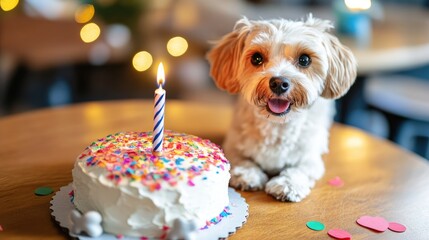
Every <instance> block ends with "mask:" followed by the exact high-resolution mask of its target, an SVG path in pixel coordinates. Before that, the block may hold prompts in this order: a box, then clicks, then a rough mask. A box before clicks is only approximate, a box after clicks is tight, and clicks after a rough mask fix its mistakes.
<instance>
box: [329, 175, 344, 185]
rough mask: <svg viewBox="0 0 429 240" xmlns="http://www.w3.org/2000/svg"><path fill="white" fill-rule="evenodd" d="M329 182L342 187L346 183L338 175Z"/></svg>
mask: <svg viewBox="0 0 429 240" xmlns="http://www.w3.org/2000/svg"><path fill="white" fill-rule="evenodd" d="M328 183H329V185H331V186H334V187H342V186H343V185H344V181H343V180H342V179H341V178H340V177H338V176H336V177H334V178H333V179H331V180H329V181H328Z"/></svg>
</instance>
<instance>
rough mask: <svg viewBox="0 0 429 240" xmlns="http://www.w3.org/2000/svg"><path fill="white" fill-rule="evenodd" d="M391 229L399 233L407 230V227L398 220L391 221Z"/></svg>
mask: <svg viewBox="0 0 429 240" xmlns="http://www.w3.org/2000/svg"><path fill="white" fill-rule="evenodd" d="M389 229H390V230H392V231H394V232H398V233H402V232H405V230H407V228H406V227H405V226H404V225H402V224H400V223H396V222H390V223H389Z"/></svg>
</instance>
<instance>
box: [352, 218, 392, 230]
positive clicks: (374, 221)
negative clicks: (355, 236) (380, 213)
mask: <svg viewBox="0 0 429 240" xmlns="http://www.w3.org/2000/svg"><path fill="white" fill-rule="evenodd" d="M356 222H357V223H358V224H359V225H361V226H362V227H366V228H369V229H372V230H375V231H378V232H384V231H386V230H387V228H388V227H389V222H388V221H386V219H384V218H382V217H371V216H362V217H360V218H359V219H358V220H357V221H356Z"/></svg>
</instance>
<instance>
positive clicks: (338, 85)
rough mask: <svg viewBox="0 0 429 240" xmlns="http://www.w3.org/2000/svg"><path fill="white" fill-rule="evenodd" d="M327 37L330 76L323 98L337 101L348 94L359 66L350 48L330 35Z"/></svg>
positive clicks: (327, 79)
mask: <svg viewBox="0 0 429 240" xmlns="http://www.w3.org/2000/svg"><path fill="white" fill-rule="evenodd" d="M326 35H327V37H326V41H325V43H324V45H325V48H326V50H327V52H328V75H327V77H326V82H325V88H324V90H323V92H322V97H324V98H333V99H336V98H339V97H341V96H343V95H344V94H346V93H347V91H348V90H349V88H350V87H351V86H352V84H353V83H354V81H355V79H356V74H357V69H356V68H357V64H356V59H355V57H354V55H353V53H352V52H351V51H350V49H349V48H347V47H346V46H344V45H343V44H341V43H340V41H339V40H338V38H336V37H335V36H332V35H331V34H329V33H326Z"/></svg>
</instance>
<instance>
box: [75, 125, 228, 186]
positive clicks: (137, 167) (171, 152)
mask: <svg viewBox="0 0 429 240" xmlns="http://www.w3.org/2000/svg"><path fill="white" fill-rule="evenodd" d="M163 147H164V151H163V152H162V154H159V155H158V154H156V153H153V152H152V133H151V132H120V133H116V134H113V135H108V136H107V137H105V138H102V139H98V140H97V141H95V142H93V143H92V144H91V145H90V146H89V147H87V148H86V149H85V151H84V152H83V153H82V154H81V155H80V156H79V159H83V158H85V159H86V165H87V166H96V167H98V168H104V169H106V170H107V173H106V174H107V175H106V178H107V179H109V180H111V181H112V182H114V183H116V184H120V183H121V181H123V180H124V179H126V180H128V181H139V182H141V183H142V184H143V185H145V186H147V187H148V188H149V189H150V191H156V190H159V189H161V187H162V183H163V182H165V183H168V184H169V185H171V186H175V185H176V184H177V183H178V182H179V181H185V182H186V183H187V184H188V185H189V186H194V185H195V181H194V179H195V178H197V177H199V176H201V175H202V173H203V172H205V171H209V170H210V169H216V171H217V172H219V171H224V170H225V165H227V164H229V163H228V160H226V158H225V157H224V155H223V152H222V150H221V149H220V148H219V147H218V146H217V145H216V144H214V143H212V142H210V141H209V140H206V139H202V138H199V137H197V136H193V135H188V134H184V133H176V132H172V131H168V130H167V131H165V132H164V145H163ZM203 178H205V179H203V180H206V179H207V178H206V177H203Z"/></svg>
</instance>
